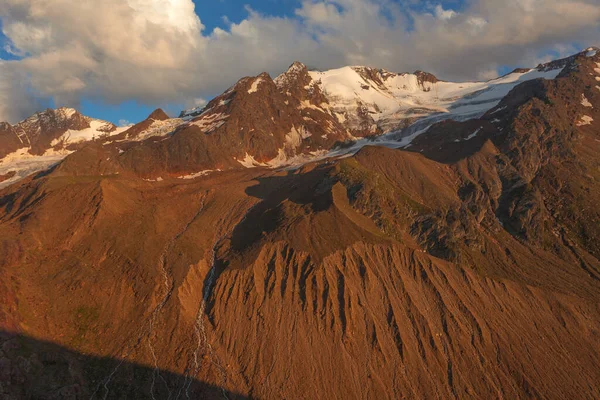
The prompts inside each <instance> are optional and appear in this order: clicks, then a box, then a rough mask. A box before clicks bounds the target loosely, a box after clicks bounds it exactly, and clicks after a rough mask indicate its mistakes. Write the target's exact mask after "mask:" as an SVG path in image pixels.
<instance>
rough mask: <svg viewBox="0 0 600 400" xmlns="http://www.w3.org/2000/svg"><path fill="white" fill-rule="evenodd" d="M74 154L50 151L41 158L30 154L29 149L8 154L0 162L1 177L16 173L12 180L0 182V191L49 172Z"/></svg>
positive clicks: (63, 151)
mask: <svg viewBox="0 0 600 400" xmlns="http://www.w3.org/2000/svg"><path fill="white" fill-rule="evenodd" d="M71 153H73V152H72V151H66V150H61V151H55V150H53V149H50V150H48V151H46V152H45V153H44V154H43V155H41V156H36V155H32V154H30V153H29V148H28V147H23V148H21V149H18V150H16V151H15V152H13V153H10V154H7V155H6V156H5V157H4V158H3V159H2V160H0V175H6V174H8V173H9V172H11V171H14V172H15V176H13V177H12V178H10V179H7V180H5V181H4V182H0V189H1V188H4V187H6V186H9V185H11V184H13V183H15V182H17V181H19V180H21V179H23V178H25V177H27V176H29V175H31V174H35V173H37V172H41V171H44V170H47V169H48V168H51V167H53V166H54V165H56V164H58V163H59V162H61V161H62V160H63V159H64V158H65V157H66V156H68V155H69V154H71Z"/></svg>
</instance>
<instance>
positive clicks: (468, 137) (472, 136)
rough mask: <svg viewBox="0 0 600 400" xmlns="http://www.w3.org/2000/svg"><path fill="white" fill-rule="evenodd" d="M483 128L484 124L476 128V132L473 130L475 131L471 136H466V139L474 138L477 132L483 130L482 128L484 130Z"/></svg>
mask: <svg viewBox="0 0 600 400" xmlns="http://www.w3.org/2000/svg"><path fill="white" fill-rule="evenodd" d="M482 129H483V126H480V127H479V128H477V130H476V131H475V132H473V133H471V134H470V135H469V136H467V137H466V138H465V140H471V139H473V138H474V137H475V136H477V134H478V133H479V132H481V130H482Z"/></svg>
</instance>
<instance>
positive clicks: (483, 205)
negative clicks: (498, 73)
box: [0, 53, 600, 399]
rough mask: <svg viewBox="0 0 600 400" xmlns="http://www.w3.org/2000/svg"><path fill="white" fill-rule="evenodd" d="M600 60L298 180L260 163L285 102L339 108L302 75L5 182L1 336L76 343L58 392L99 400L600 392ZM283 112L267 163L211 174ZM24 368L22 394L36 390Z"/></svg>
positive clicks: (265, 82) (313, 168) (314, 167)
mask: <svg viewBox="0 0 600 400" xmlns="http://www.w3.org/2000/svg"><path fill="white" fill-rule="evenodd" d="M599 63H600V59H599V58H598V57H596V56H591V57H588V56H587V54H586V53H582V54H580V55H579V56H577V57H575V58H572V59H570V60H569V61H568V63H567V64H564V65H563V68H564V67H565V66H566V67H567V68H564V69H563V70H562V72H561V73H560V75H559V76H558V77H557V78H556V79H553V80H541V79H540V80H534V81H531V82H524V83H522V84H520V85H517V86H516V87H515V88H514V89H513V90H512V91H510V93H508V94H507V95H506V96H505V97H504V98H503V100H502V101H501V102H500V103H499V104H498V105H496V106H495V107H494V108H492V109H491V110H489V111H487V112H486V113H485V114H484V115H482V116H481V117H479V118H474V119H470V120H467V121H463V122H459V121H446V122H440V123H438V124H434V125H433V126H432V127H431V128H429V129H428V130H427V131H426V132H423V133H421V135H419V136H417V137H415V138H414V139H413V140H412V142H411V145H410V146H408V147H406V148H404V149H390V148H386V147H381V146H364V147H363V148H362V149H361V150H360V151H358V152H357V153H356V154H355V155H353V156H351V157H346V158H340V159H337V158H332V159H327V160H323V161H315V162H309V163H306V164H305V165H303V166H302V167H299V168H297V169H295V170H293V171H287V170H276V169H271V168H265V167H260V164H261V163H265V162H266V160H269V158H270V157H271V156H272V154H271V153H269V151H270V150H268V149H269V146H268V144H269V143H271V142H270V141H271V140H273V141H275V140H276V139H272V138H277V140H284V141H285V140H286V139H285V138H286V136H285V135H286V132H288V129H289V128H290V127H292V126H294V121H296V120H294V119H293V118H295V117H291V116H289V115H287V114H285V113H283V112H282V113H281V115H280V116H278V117H276V115H277V113H276V111H277V110H280V108H279V107H278V106H275V105H274V104H280V103H279V100H277V99H280V100H281V102H283V104H285V101H287V102H288V103H289V105H290V107H296V108H297V105H298V104H305V105H307V104H312V105H315V104H323V103H324V102H325V100H324V98H322V96H324V94H323V92H320V91H319V90H317V88H316V87H315V88H313V89H310V86H309V88H307V89H302V90H300V89H299V88H305V87H306V86H307V85H306V82H308V77H307V75H306V74H307V72H306V71H305V70H304V69H303V68H302V67H301V66H299V65H296V67H292V68H291V69H290V71H289V72H288V74H289V76H287V77H286V78H285V79H284V78H281V77H280V78H278V79H277V80H275V81H272V80H270V79H269V78H268V77H267V76H262V77H260V78H250V79H248V80H245V81H241V83H239V84H238V85H237V86H236V87H234V88H233V89H232V91H230V92H228V93H226V94H224V95H223V96H224V97H222V98H217V99H215V100H214V101H213V102H212V103H209V105H208V106H207V108H206V109H205V110H204V111H202V112H199V113H198V114H197V115H192V116H189V115H182V118H181V120H182V121H183V120H186V119H187V122H185V123H186V124H188V125H185V127H181V128H177V130H176V131H175V133H174V134H173V135H171V136H169V139H168V140H165V139H164V137H161V136H160V135H158V136H156V137H153V136H152V137H149V138H148V139H147V140H144V141H142V142H135V141H132V142H131V143H129V142H127V143H129V144H127V143H126V142H119V141H116V140H115V141H114V143H113V141H111V140H107V141H106V142H104V143H95V144H94V145H92V146H87V147H86V148H84V149H82V150H79V151H77V152H76V153H74V154H72V155H71V156H69V157H68V158H67V159H66V160H65V161H64V162H63V163H62V164H60V165H59V166H58V167H56V168H55V169H54V170H52V171H50V172H48V173H47V174H44V175H43V176H37V177H32V178H28V179H27V180H25V181H23V182H22V184H21V185H17V186H13V187H10V188H8V189H4V190H3V191H2V192H0V228H1V229H0V260H1V265H2V266H3V268H2V269H0V288H1V289H2V290H1V291H0V292H1V293H2V300H3V301H2V302H0V304H1V305H0V321H2V327H3V328H4V329H5V330H7V331H13V332H14V331H18V332H21V333H22V334H24V335H28V336H30V337H34V338H40V339H45V340H46V341H49V342H53V343H55V344H58V345H61V346H62V348H56V349H52V350H47V349H46V347H43V348H44V349H46V350H43V351H45V352H52V353H54V354H57V355H56V358H57V359H58V360H68V361H65V362H62V361H61V363H60V365H62V366H61V367H57V368H59V369H60V368H62V369H60V370H61V371H79V372H78V373H79V374H80V375H81V379H74V378H73V376H72V374H73V373H74V372H72V373H71V375H69V374H68V373H64V374H62V375H60V374H57V377H56V378H54V379H55V382H56V385H57V386H61V385H62V387H64V388H71V389H70V390H75V391H76V393H81V394H82V396H83V397H87V398H90V397H92V398H104V397H105V396H107V398H110V397H111V396H116V395H119V394H123V393H132V392H131V391H127V390H129V389H130V388H132V387H134V388H135V392H134V393H135V395H136V396H138V397H140V398H148V397H150V398H152V396H154V397H156V398H159V397H169V394H170V395H171V397H176V396H177V394H181V396H183V393H191V396H193V395H194V394H196V395H200V394H203V395H204V396H207V397H208V398H220V397H222V396H223V395H224V394H226V395H227V397H229V398H236V396H240V397H243V396H246V397H249V398H357V399H358V398H361V399H363V398H415V399H417V398H452V397H457V398H495V397H503V398H531V397H534V398H574V397H575V398H577V397H582V398H598V397H600V392H599V389H598V385H597V384H596V382H598V381H600V372H599V371H600V340H598V339H599V337H598V335H599V332H600V308H599V307H598V304H599V299H600V249H599V248H598V238H599V235H600V230H599V229H600V228H599V226H600V224H599V223H598V222H599V221H600V215H599V213H600V210H599V209H598V207H597V205H598V204H600V184H599V182H600V161H599V160H598V157H597V154H598V151H599V150H600V129H599V128H598V126H599V125H598V122H597V121H600V115H598V109H599V108H600V90H599V89H598V88H597V87H596V86H597V84H596V82H597V79H596V77H598V76H600V72H598V71H597V69H600V64H599ZM365 73H366V72H365ZM425 78H426V77H425ZM257 79H261V81H260V82H258V83H257ZM372 79H374V78H372ZM428 79H431V78H428ZM290 81H296V82H299V83H298V84H295V83H294V84H292V83H290ZM424 82H430V81H428V80H427V79H425V81H424ZM286 85H289V86H286ZM302 85H304V86H302ZM286 87H289V88H296V89H297V90H292V89H290V91H289V92H290V95H289V96H288V95H285V97H283V94H282V93H281V90H282V88H286ZM254 89H256V90H257V92H253V90H254ZM261 91H262V92H261ZM249 92H250V93H249ZM236 93H239V94H236ZM256 93H262V94H261V95H260V96H259V97H257V99H253V97H252V96H253V95H255V94H256ZM238 96H239V97H238ZM271 99H275V100H271ZM271 101H277V103H271ZM237 102H239V104H238V103H237ZM256 104H260V107H259V106H257V105H256ZM228 107H233V108H232V109H229V108H228ZM253 107H254V108H253ZM283 110H285V108H284V109H283ZM304 110H306V113H307V114H305V115H306V116H307V117H308V116H309V115H313V114H309V113H313V112H314V113H321V111H318V110H316V109H313V108H312V107H309V106H306V108H304ZM222 114H227V115H229V116H228V118H227V121H228V123H227V124H223V125H219V122H217V121H218V119H219V117H216V116H218V115H222ZM303 115H304V114H303ZM319 115H320V114H319ZM266 116H269V118H266ZM270 116H273V118H274V119H275V121H271V122H269V121H270ZM155 117H157V118H156V119H155V118H150V119H149V120H148V121H149V122H148V126H150V125H152V124H154V123H155V121H156V120H159V121H162V120H161V119H160V118H159V117H160V115H159V114H158V113H157V114H155ZM313 117H314V118H315V119H318V118H329V117H324V116H322V117H317V114H315V115H313ZM277 118H279V119H277ZM242 121H243V124H242ZM209 122H210V124H213V125H210V124H209ZM273 122H275V124H274V126H275V128H273V137H271V136H270V135H268V137H264V138H263V137H261V138H257V139H256V140H260V141H262V142H260V143H261V144H260V146H257V147H256V149H259V148H260V149H263V150H264V151H265V153H264V158H260V157H259V156H258V155H257V154H258V153H255V156H256V157H254V156H253V159H254V161H248V162H251V163H256V168H232V169H227V170H226V165H221V167H222V168H221V169H223V171H206V170H205V169H211V168H209V165H208V164H203V162H204V161H202V160H203V158H201V157H200V156H199V155H198V154H197V153H196V152H197V151H198V150H197V148H199V147H194V146H192V145H191V144H190V143H198V146H200V144H201V145H202V146H208V147H206V149H211V147H210V145H209V144H208V143H209V138H211V137H212V135H215V132H219V136H218V137H219V138H222V139H219V140H224V141H226V140H233V139H232V138H233V137H234V130H233V128H229V127H228V126H235V125H236V124H238V126H242V125H243V126H251V124H254V125H252V126H253V127H254V129H255V130H260V129H266V127H267V125H268V126H270V124H271V123H273ZM338 122H339V121H338ZM332 123H334V122H333V120H332ZM194 124H196V125H194ZM198 124H203V125H202V126H203V128H201V127H200V126H199V125H198ZM217 125H218V126H217ZM318 125H319V126H320V125H321V124H318ZM213 128H214V129H215V130H214V131H208V130H209V129H213ZM130 129H131V131H130V132H129V133H127V134H125V135H124V137H134V136H136V135H138V134H139V132H142V131H144V132H145V131H146V128H144V129H141V130H139V129H135V127H133V128H130ZM202 129H204V131H203V130H202ZM314 129H322V127H321V128H318V127H317V126H315V128H314ZM344 129H348V128H344ZM252 137H253V136H252V135H248V136H246V135H240V136H238V137H237V140H241V141H246V140H247V145H248V146H252V145H254V143H257V142H254V141H252V140H251V139H249V138H252ZM121 139H123V138H120V139H118V140H121ZM210 140H216V138H213V139H210ZM192 141H196V142H192ZM134 142H135V143H134ZM224 143H225V142H224ZM245 143H246V142H245ZM273 143H275V142H273ZM294 143H297V142H294ZM301 143H303V142H301ZM303 145H305V144H302V145H301V146H303ZM229 146H233V144H232V143H231V144H229V145H227V146H225V145H223V146H220V147H219V149H221V150H219V151H221V153H219V152H218V151H217V150H214V151H215V152H216V153H213V152H211V151H208V150H207V152H206V154H207V157H214V161H215V162H218V161H219V160H222V159H223V158H219V155H223V156H225V155H229V154H231V153H228V152H227V151H229V150H227V151H226V149H228V148H229ZM298 148H299V147H295V149H298ZM224 149H225V150H224ZM272 149H273V151H275V150H276V149H277V147H275V146H274V147H272ZM287 149H289V148H287ZM119 150H122V152H120V151H119ZM284 151H286V150H285V149H284ZM286 154H287V153H286ZM107 158H109V160H107ZM225 159H226V158H225ZM231 162H232V163H234V162H235V163H237V162H238V161H236V160H232V161H231ZM238 164H239V163H238ZM165 171H180V172H173V173H172V174H171V175H168V174H165ZM192 172H194V173H192ZM159 174H160V175H159ZM159 178H160V179H159ZM65 204H67V205H68V207H65ZM0 340H2V341H5V339H3V338H0ZM37 346H38V344H35V345H33V344H32V345H31V347H32V348H33V349H34V350H35V349H37V348H38V347H37ZM40 346H41V345H40ZM2 347H3V348H4V345H3V346H2ZM7 348H9V350H10V348H11V346H9V345H7ZM3 351H5V350H3ZM21 351H23V350H21ZM40 351H42V350H35V351H34V353H36V354H39V352H40ZM71 352H77V353H80V354H85V355H86V360H89V363H90V365H94V366H97V368H94V369H93V370H87V369H81V368H78V367H77V366H76V365H75V362H74V361H73V360H74V359H75V358H76V357H75V356H74V355H73V354H72V353H71ZM17 357H18V354H17V353H14V352H11V353H10V354H9V353H8V352H5V353H0V366H1V365H6V362H7V361H3V360H4V359H6V360H8V362H10V363H11V365H12V363H17V361H16V360H17ZM27 357H29V355H28V356H27ZM80 357H81V356H80ZM102 357H109V358H114V359H116V360H118V362H115V363H110V362H107V361H106V360H105V361H104V363H101V362H100V361H99V359H101V358H102ZM96 358H98V359H96ZM27 360H30V358H27ZM120 360H124V362H123V364H122V363H121V361H120ZM30 362H33V361H30ZM2 363H4V364H2ZM21 364H23V363H21ZM21 364H19V365H21ZM23 365H25V364H23ZM135 365H138V366H140V365H141V366H143V368H142V369H143V370H139V369H137V368H138V367H134V366H135ZM140 368H141V367H140ZM17 370H18V371H19V374H16V375H14V376H17V375H18V376H17V377H16V378H15V377H13V375H11V376H10V377H9V378H3V379H8V380H9V381H10V382H11V384H10V386H6V387H10V388H11V389H10V390H13V389H14V387H15V385H17V387H18V385H19V383H16V384H15V383H14V380H15V379H21V380H23V379H33V378H27V377H32V376H36V375H35V373H36V372H31V373H30V374H33V375H27V373H25V372H21V370H25V368H21V367H19V368H18V369H17ZM31 371H38V370H35V369H32V370H31ZM136 371H137V372H136ZM1 373H2V370H0V377H2V376H3V375H1ZM127 374H129V375H127ZM23 376H25V378H23ZM43 376H46V375H43ZM124 377H129V378H130V379H129V378H128V379H125V378H124ZM44 379H46V378H44ZM3 387H4V386H3ZM127 388H129V389H127ZM218 388H222V390H220V389H218ZM126 389H127V390H126ZM40 390H42V389H40ZM44 390H46V389H44ZM47 390H48V391H50V389H47ZM65 390H66V389H65ZM11 393H12V392H11ZM15 393H16V392H15ZM199 393H200V394H199Z"/></svg>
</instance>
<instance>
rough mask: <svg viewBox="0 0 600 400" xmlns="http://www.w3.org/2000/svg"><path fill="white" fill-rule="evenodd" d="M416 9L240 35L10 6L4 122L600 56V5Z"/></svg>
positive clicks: (166, 13)
mask: <svg viewBox="0 0 600 400" xmlns="http://www.w3.org/2000/svg"><path fill="white" fill-rule="evenodd" d="M413 5H414V1H410V0H408V1H405V2H402V1H401V2H398V1H391V0H305V1H303V2H302V4H301V6H300V7H299V8H298V9H297V10H295V16H294V17H293V18H280V17H274V16H269V15H263V14H260V13H258V12H255V11H253V10H252V9H251V8H248V17H247V18H246V19H245V20H243V21H241V22H240V23H231V24H229V26H228V28H227V29H220V28H216V29H215V30H213V31H212V32H207V31H206V29H205V27H204V25H203V24H202V20H201V17H202V16H198V15H196V13H195V11H194V4H193V2H192V0H102V1H97V0H3V1H2V2H1V3H0V19H1V20H2V29H3V33H4V35H5V36H6V37H7V38H8V39H9V40H10V44H9V46H8V48H7V50H8V51H10V52H11V53H13V54H15V55H17V56H19V57H20V59H19V60H14V61H0V121H2V120H7V121H10V122H15V121H18V120H20V119H22V118H24V117H26V116H28V115H30V114H31V113H32V112H35V111H37V110H38V109H39V108H40V107H41V106H42V105H43V101H44V100H48V99H52V100H54V103H55V104H56V105H57V106H60V105H67V106H77V105H78V103H79V101H80V100H81V99H82V98H91V99H95V100H101V101H104V102H108V103H119V102H122V101H126V100H132V99H134V100H137V101H139V102H142V103H145V104H152V105H155V104H156V105H160V104H167V103H185V104H189V105H194V104H202V102H203V101H205V99H206V98H208V97H210V96H213V95H215V94H218V93H220V92H221V91H223V90H224V89H226V88H227V87H228V86H230V85H232V84H233V83H235V81H237V80H238V79H239V78H240V77H242V76H245V75H256V74H258V73H260V72H262V71H267V72H270V73H271V74H276V73H279V72H281V71H283V70H284V69H285V68H286V67H287V66H288V65H289V64H291V63H292V62H293V61H295V60H299V61H302V62H304V63H305V64H307V65H310V66H312V67H316V68H320V69H325V68H333V67H339V66H342V65H370V66H376V67H381V68H386V69H389V70H393V71H413V70H415V69H425V70H429V71H431V72H433V73H435V74H437V75H438V76H440V77H442V78H444V79H476V78H489V77H491V76H493V75H494V74H495V71H496V69H497V67H498V66H499V65H501V64H503V63H509V64H518V65H523V66H531V65H534V64H536V63H537V62H539V61H542V60H540V59H538V56H539V55H540V52H541V51H543V50H554V51H557V52H558V53H560V54H567V53H571V52H574V51H575V50H579V49H574V48H573V47H572V43H578V44H581V45H584V46H587V45H594V44H596V45H598V44H600V28H599V26H600V4H599V3H598V1H597V0H505V1H501V2H500V1H497V0H472V1H470V2H469V3H468V4H467V5H466V6H465V7H463V8H462V9H461V10H454V9H451V8H449V7H448V8H444V7H443V6H442V5H441V4H438V3H428V5H427V6H426V7H425V9H424V8H423V7H419V8H418V9H416V8H413Z"/></svg>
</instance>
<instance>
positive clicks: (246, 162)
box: [234, 153, 268, 168]
mask: <svg viewBox="0 0 600 400" xmlns="http://www.w3.org/2000/svg"><path fill="white" fill-rule="evenodd" d="M234 160H236V161H237V162H239V163H240V164H242V165H243V166H244V167H246V168H256V167H267V166H268V165H267V164H264V163H259V162H258V161H256V160H255V159H254V157H252V156H251V155H250V154H248V153H246V156H245V157H244V159H243V160H238V159H236V158H234Z"/></svg>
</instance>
